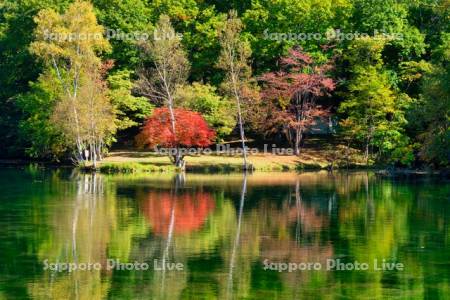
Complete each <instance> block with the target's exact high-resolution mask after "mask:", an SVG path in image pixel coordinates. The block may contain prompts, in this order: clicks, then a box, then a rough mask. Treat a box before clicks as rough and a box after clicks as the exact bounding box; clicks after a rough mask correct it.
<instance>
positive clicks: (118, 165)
mask: <svg viewBox="0 0 450 300" xmlns="http://www.w3.org/2000/svg"><path fill="white" fill-rule="evenodd" d="M336 152H337V151H336V149H334V150H333V149H331V150H330V151H328V150H315V149H304V150H302V153H301V154H300V155H299V156H293V155H275V154H267V153H264V154H263V153H258V154H252V155H249V157H248V160H249V163H250V164H251V165H252V167H253V170H255V171H264V172H275V171H277V172H280V171H300V170H324V169H327V168H329V167H330V165H331V164H332V165H333V167H334V168H339V167H341V168H342V167H347V164H346V163H343V161H342V160H337V159H336V158H335V156H336V154H335V153H336ZM330 157H331V159H330ZM185 161H186V170H187V171H191V172H197V173H216V172H235V171H241V170H242V165H243V164H242V157H241V156H239V155H236V156H230V155H217V154H212V155H199V156H186V157H185ZM362 166H364V164H363V163H361V162H360V159H352V161H351V163H350V167H351V168H355V167H362ZM99 169H100V172H102V173H142V172H173V171H176V168H175V167H174V166H173V165H172V164H171V162H170V160H169V158H168V157H167V156H161V155H158V154H155V153H152V152H148V151H113V152H111V153H110V155H109V156H108V157H107V158H105V159H104V160H103V161H102V162H101V163H100V167H99Z"/></svg>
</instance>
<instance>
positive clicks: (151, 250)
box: [0, 168, 450, 299]
mask: <svg viewBox="0 0 450 300" xmlns="http://www.w3.org/2000/svg"><path fill="white" fill-rule="evenodd" d="M0 187H1V194H0V231H1V234H0V253H1V255H0V270H1V272H0V299H450V230H449V228H450V226H449V221H450V218H449V213H450V184H449V183H448V182H445V181H432V180H420V181H393V180H386V179H380V178H377V177H376V176H375V175H373V174H370V173H369V174H367V173H350V174H345V173H336V174H333V175H331V174H327V173H303V174H291V173H270V174H264V173H256V174H253V175H247V176H243V175H242V174H232V175H191V174H187V175H185V176H172V175H168V174H167V175H164V174H155V175H145V176H136V175H122V176H117V175H116V176H105V175H83V174H77V173H75V172H72V171H68V170H53V171H43V170H40V169H37V168H24V169H22V170H17V169H3V170H0ZM338 260H339V262H341V263H342V264H346V265H345V266H347V265H349V266H350V265H355V262H358V263H366V264H367V266H368V269H367V270H361V269H360V270H337V269H336V268H335V269H333V268H332V269H330V270H328V266H329V265H328V264H331V263H332V262H338ZM375 260H377V261H378V267H381V263H382V262H383V260H384V261H385V262H386V263H388V265H387V266H388V267H389V266H392V264H394V263H395V264H397V266H398V264H403V266H404V269H403V270H399V269H398V268H396V269H394V270H389V269H386V268H385V269H384V270H375V266H374V261H375ZM111 262H116V264H117V263H118V262H120V263H122V265H121V267H118V266H117V265H116V266H114V267H113V266H111V265H110V264H111ZM134 262H137V263H138V265H139V266H141V267H143V268H145V265H146V264H147V266H148V270H127V269H126V268H127V266H128V265H125V264H126V263H131V264H133V263H134ZM155 262H156V265H155ZM46 263H47V265H46ZM56 263H60V265H59V266H61V267H62V266H64V263H76V264H78V265H79V266H82V265H83V264H84V265H85V266H86V263H95V264H96V267H95V268H91V270H76V271H72V272H68V271H58V270H55V266H56ZM175 263H176V264H178V267H179V269H180V268H182V270H168V268H169V267H173V266H174V265H173V264H175ZM285 263H296V266H297V267H299V266H303V267H304V266H305V265H306V264H307V263H311V264H315V268H317V269H310V270H294V271H291V272H289V271H283V272H279V271H280V270H279V269H280V267H281V266H284V264H285ZM299 264H300V265H299ZM161 265H165V266H166V270H159V269H161ZM46 266H48V267H50V268H48V269H46ZM180 266H181V267H180ZM318 266H320V267H321V268H320V269H319V268H318ZM96 268H97V269H96ZM120 268H122V269H120ZM277 268H278V270H277Z"/></svg>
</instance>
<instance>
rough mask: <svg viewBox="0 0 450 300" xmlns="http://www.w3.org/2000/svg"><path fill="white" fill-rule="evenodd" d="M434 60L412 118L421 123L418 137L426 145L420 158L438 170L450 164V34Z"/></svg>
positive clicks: (445, 35) (444, 37) (445, 38)
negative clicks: (437, 167)
mask: <svg viewBox="0 0 450 300" xmlns="http://www.w3.org/2000/svg"><path fill="white" fill-rule="evenodd" d="M435 56H436V61H435V64H434V65H433V69H432V71H431V72H430V74H428V75H426V76H425V79H424V81H423V94H422V97H421V100H420V101H419V102H418V109H417V114H416V115H415V116H413V117H415V118H417V119H419V120H421V121H422V128H423V131H422V132H421V133H420V135H419V136H418V137H419V140H420V141H422V143H423V145H422V148H421V151H420V155H421V157H422V158H423V159H424V160H425V161H427V162H429V163H433V164H435V165H436V166H444V167H447V166H449V164H450V34H448V33H447V34H444V35H443V37H442V45H441V46H440V47H439V48H438V49H436V52H435ZM419 124H420V122H419Z"/></svg>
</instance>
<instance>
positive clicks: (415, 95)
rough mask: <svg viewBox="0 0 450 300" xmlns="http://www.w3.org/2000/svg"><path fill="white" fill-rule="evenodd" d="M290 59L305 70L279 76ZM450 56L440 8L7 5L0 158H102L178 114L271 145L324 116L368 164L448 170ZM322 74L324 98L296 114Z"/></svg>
mask: <svg viewBox="0 0 450 300" xmlns="http://www.w3.org/2000/svg"><path fill="white" fill-rule="evenodd" d="M70 33H75V34H76V35H75V38H73V37H72V39H70V38H66V39H61V37H63V36H66V37H67V34H70ZM82 35H83V36H84V37H85V38H83V39H82V38H80V37H81V36H82ZM293 49H295V51H301V53H302V54H303V55H305V57H308V58H309V59H310V60H311V62H313V64H312V65H310V66H309V65H308V66H307V67H302V68H295V67H294V68H292V67H286V62H287V61H286V58H288V57H289V55H290V53H291V55H292V53H293V52H292V51H294V50H293ZM449 49H450V3H449V1H448V0H415V1H412V0H411V1H406V0H338V1H336V0H301V1H299V0H253V1H247V0H245V1H212V0H205V1H199V0H183V1H172V0H153V1H146V0H126V1H104V0H92V1H91V2H90V3H88V2H83V1H79V0H76V1H68V0H67V1H66V0H43V1H34V0H23V1H15V0H3V1H2V2H1V3H0V103H1V106H2V110H1V111H0V136H1V137H2V148H1V149H0V155H1V156H2V157H13V156H16V157H17V156H28V157H32V158H41V159H51V160H57V159H61V158H67V157H72V158H75V159H76V160H84V159H85V158H86V157H85V156H86V155H85V152H86V150H87V151H90V152H91V154H88V156H89V157H91V158H92V155H96V156H99V157H101V155H102V153H103V152H104V151H105V147H107V146H109V145H112V144H113V143H115V142H118V143H123V142H126V141H128V142H130V141H133V140H134V135H135V134H136V133H137V132H138V130H139V128H140V127H141V126H142V125H143V123H144V120H145V119H146V118H147V117H148V116H150V115H151V114H152V111H153V109H154V108H155V107H169V110H171V109H172V108H173V109H176V108H177V107H178V108H185V109H189V110H192V111H196V112H198V113H200V114H202V115H203V117H204V118H205V120H206V122H207V123H208V125H209V126H211V127H212V128H213V129H214V130H215V131H216V132H217V141H226V140H235V139H239V138H241V139H242V137H244V130H245V136H250V137H265V138H266V139H269V140H267V141H266V142H267V143H270V142H272V141H270V139H271V137H273V136H274V133H276V132H278V136H280V135H282V134H286V133H288V132H290V131H292V129H293V128H294V129H295V128H297V129H299V124H302V126H303V125H304V126H305V127H308V126H310V125H312V124H313V123H314V120H316V118H315V116H319V117H320V116H321V115H323V114H324V113H327V114H331V117H332V118H334V119H337V120H338V124H339V125H338V128H337V129H338V130H337V134H338V136H337V138H338V139H340V140H342V141H345V143H346V144H347V145H350V146H352V147H354V148H359V149H360V150H361V151H363V152H365V153H366V157H367V160H368V161H373V162H379V163H383V164H402V165H423V164H429V165H433V166H435V167H446V166H448V165H449V161H450V150H449V149H450V147H449V146H450V145H449V140H450V125H449V124H450V117H449V111H450V100H449V93H450V90H449V86H450V82H449V78H450V77H449V76H450V75H449V74H450V69H449V68H450V62H449V60H450V54H449V51H450V50H449ZM283 58H284V59H283ZM331 65H333V66H332V67H331ZM320 66H326V72H325V70H323V71H322V70H319V69H318V68H320ZM161 67H164V68H165V70H167V71H168V73H164V72H163V74H166V75H169V76H168V77H167V76H166V77H164V76H159V77H158V71H160V70H162V69H161ZM171 72H172V73H171ZM279 72H284V73H283V74H280V73H279ZM317 72H319V73H320V76H322V77H323V78H329V80H330V82H329V84H328V87H326V88H325V89H322V90H321V91H320V92H317V93H311V91H306V92H305V93H306V94H305V95H306V96H307V98H308V99H311V100H313V101H312V102H311V105H310V104H308V105H306V106H305V107H304V108H302V107H301V105H300V106H299V105H295V103H296V102H295V100H296V99H295V98H296V97H297V96H298V95H299V93H298V92H301V93H303V91H302V88H303V87H302V85H301V84H300V85H299V86H298V88H300V89H298V88H297V89H296V83H295V82H294V81H295V80H296V78H297V79H302V78H303V79H305V78H313V77H314V76H319V75H317V74H315V73H317ZM276 74H278V75H276ZM159 75H161V74H159ZM172 75H174V76H172ZM270 76H272V77H270ZM261 78H263V80H260V79H261ZM264 78H265V79H264ZM303 79H302V80H303ZM268 81H269V83H268ZM270 81H272V84H270ZM68 82H70V83H71V84H67V83H68ZM331 82H332V83H331ZM164 83H170V86H167V87H166V88H164ZM275 83H276V84H275ZM291 83H292V85H291ZM277 84H278V86H277ZM267 85H269V87H267ZM270 88H272V89H270ZM279 88H282V89H279ZM283 89H284V90H283ZM276 91H279V92H280V93H282V94H283V95H280V97H276ZM289 94H290V96H288V95H289ZM312 94H314V97H311V95H312ZM289 97H290V98H289ZM308 101H309V100H308ZM299 103H300V102H299ZM308 103H310V102H308ZM268 107H270V108H271V109H268ZM241 110H242V111H241ZM293 111H296V112H297V113H298V114H294V115H292V114H291V113H292V112H293ZM80 113H81V115H82V116H81V118H80ZM290 114H291V115H290ZM298 115H308V116H310V117H309V118H307V119H298V118H296V117H295V116H298ZM274 116H276V118H275V117H274ZM292 116H294V118H292ZM78 118H80V119H78ZM94 120H95V122H94ZM240 120H241V121H242V122H240ZM268 121H271V122H272V124H269V123H270V122H268ZM64 122H69V123H68V124H67V123H66V124H63V123H64ZM280 122H281V123H280ZM172 123H173V122H172ZM275 123H276V124H275ZM261 124H262V125H264V126H261ZM240 125H242V126H240ZM269 125H273V126H269ZM275 125H276V126H275ZM80 126H83V128H81V127H80ZM171 126H172V125H171ZM274 131H275V132H274ZM294 131H295V130H294ZM301 131H303V127H302V129H301ZM298 132H300V130H297V133H294V136H297V137H300V136H299V135H298ZM285 136H286V137H285V141H286V142H287V141H289V139H290V138H289V135H285ZM291 136H292V134H291ZM291 140H292V139H291ZM297 140H298V138H297ZM293 144H294V145H295V144H296V142H295V139H294V143H293ZM298 144H300V143H298ZM91 148H98V149H97V150H96V149H92V150H90V149H91ZM100 148H102V149H100Z"/></svg>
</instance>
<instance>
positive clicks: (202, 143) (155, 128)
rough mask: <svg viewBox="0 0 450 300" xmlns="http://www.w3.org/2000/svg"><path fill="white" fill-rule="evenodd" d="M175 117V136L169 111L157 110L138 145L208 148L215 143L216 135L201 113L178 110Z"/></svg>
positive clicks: (141, 134)
mask: <svg viewBox="0 0 450 300" xmlns="http://www.w3.org/2000/svg"><path fill="white" fill-rule="evenodd" d="M174 116H175V134H174V133H173V132H172V127H171V122H170V112H169V109H168V108H157V109H155V110H154V112H153V114H152V115H151V116H150V117H149V118H148V119H147V121H146V122H145V125H144V127H143V128H142V131H141V133H140V134H139V135H138V137H137V141H138V143H139V144H140V145H141V146H149V147H154V146H162V147H180V146H184V147H207V146H209V145H211V144H212V143H213V141H214V139H215V136H216V134H215V132H214V130H212V129H211V128H209V126H208V124H207V123H206V121H205V119H204V118H203V117H202V116H201V115H200V114H199V113H196V112H193V111H190V110H186V109H181V108H177V109H174Z"/></svg>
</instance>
